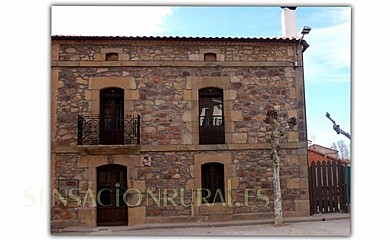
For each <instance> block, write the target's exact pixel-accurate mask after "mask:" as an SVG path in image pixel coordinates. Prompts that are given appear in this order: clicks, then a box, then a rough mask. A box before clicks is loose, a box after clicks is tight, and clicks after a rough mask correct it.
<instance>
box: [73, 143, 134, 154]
mask: <svg viewBox="0 0 390 240" xmlns="http://www.w3.org/2000/svg"><path fill="white" fill-rule="evenodd" d="M77 149H78V150H79V151H80V152H82V153H86V154H90V155H104V154H113V155H123V154H130V155H133V154H139V153H140V146H139V145H78V146H77Z"/></svg>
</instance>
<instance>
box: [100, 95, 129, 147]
mask: <svg viewBox="0 0 390 240" xmlns="http://www.w3.org/2000/svg"><path fill="white" fill-rule="evenodd" d="M123 102H124V91H123V89H120V88H107V89H103V90H101V91H100V144H104V145H111V144H123V126H124V113H123V112H124V104H123Z"/></svg>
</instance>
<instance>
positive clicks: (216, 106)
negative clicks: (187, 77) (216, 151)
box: [199, 88, 225, 144]
mask: <svg viewBox="0 0 390 240" xmlns="http://www.w3.org/2000/svg"><path fill="white" fill-rule="evenodd" d="M199 142H200V144H224V143H225V127H224V116H223V91H222V89H217V88H205V89H201V90H200V91H199Z"/></svg>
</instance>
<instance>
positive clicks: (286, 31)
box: [281, 7, 298, 38]
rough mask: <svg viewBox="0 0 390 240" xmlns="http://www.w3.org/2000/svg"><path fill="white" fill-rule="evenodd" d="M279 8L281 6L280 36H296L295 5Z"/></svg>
mask: <svg viewBox="0 0 390 240" xmlns="http://www.w3.org/2000/svg"><path fill="white" fill-rule="evenodd" d="M281 8H282V36H283V37H288V38H293V37H298V34H297V16H296V11H295V9H296V8H297V7H281Z"/></svg>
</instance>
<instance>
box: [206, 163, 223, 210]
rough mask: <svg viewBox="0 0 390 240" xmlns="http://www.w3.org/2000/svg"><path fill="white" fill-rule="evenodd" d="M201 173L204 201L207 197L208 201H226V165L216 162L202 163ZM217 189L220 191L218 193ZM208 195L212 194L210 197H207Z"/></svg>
mask: <svg viewBox="0 0 390 240" xmlns="http://www.w3.org/2000/svg"><path fill="white" fill-rule="evenodd" d="M201 175H202V201H203V203H205V202H204V200H205V198H206V200H207V201H208V203H216V202H224V201H225V200H224V199H225V197H224V196H225V182H224V181H225V179H224V165H223V164H222V163H216V162H212V163H205V164H202V166H201ZM217 191H219V193H218V194H217ZM208 195H209V196H210V197H209V198H207V196H208Z"/></svg>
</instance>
